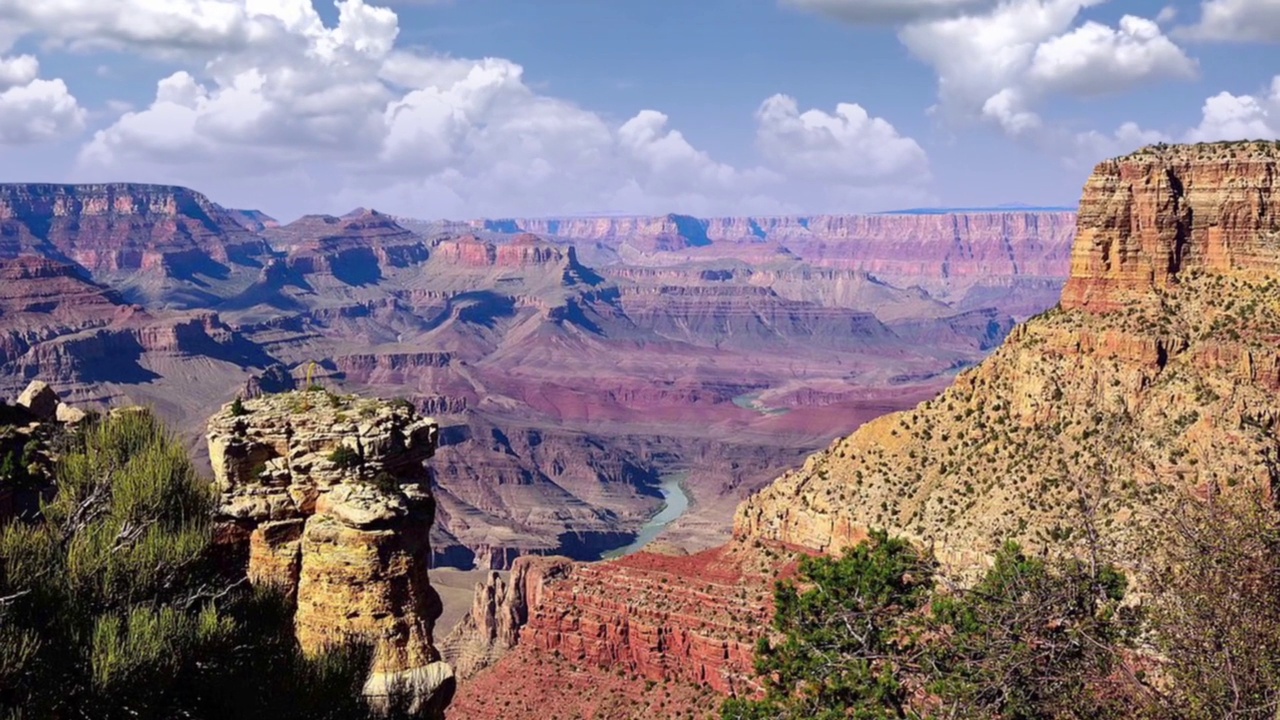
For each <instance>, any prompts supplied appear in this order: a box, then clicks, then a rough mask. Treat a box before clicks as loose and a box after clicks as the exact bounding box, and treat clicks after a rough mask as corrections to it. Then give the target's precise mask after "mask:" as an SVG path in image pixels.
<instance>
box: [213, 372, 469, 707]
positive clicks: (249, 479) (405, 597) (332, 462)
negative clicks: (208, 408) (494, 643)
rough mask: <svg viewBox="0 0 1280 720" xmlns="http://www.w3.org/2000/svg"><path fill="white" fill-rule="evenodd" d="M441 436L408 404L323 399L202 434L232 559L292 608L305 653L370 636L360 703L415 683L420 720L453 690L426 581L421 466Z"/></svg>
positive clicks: (427, 524) (257, 402) (244, 413)
mask: <svg viewBox="0 0 1280 720" xmlns="http://www.w3.org/2000/svg"><path fill="white" fill-rule="evenodd" d="M437 435H438V426H437V425H436V423H435V421H433V420H430V419H428V418H422V417H419V416H418V414H417V412H416V410H415V409H414V408H413V406H412V405H411V404H409V403H406V402H403V401H386V400H376V399H368V398H359V397H356V396H345V395H335V394H333V393H330V392H327V391H323V390H313V391H308V392H290V393H284V394H280V395H264V396H262V397H257V398H253V399H250V400H237V401H236V402H233V403H230V404H228V405H226V406H225V407H223V409H222V411H221V412H219V413H218V414H217V415H215V416H214V417H213V418H211V419H210V420H209V425H208V440H209V455H210V459H211V460H212V464H213V469H214V477H215V482H216V484H217V488H218V490H219V491H220V493H221V502H220V503H219V510H218V515H219V519H220V521H221V527H222V531H221V532H220V537H222V538H224V544H226V545H229V546H231V548H232V549H231V553H230V555H231V556H233V557H239V558H243V560H244V563H245V568H244V572H245V573H246V575H247V577H248V578H249V579H250V581H252V582H253V583H255V584H258V585H270V586H274V587H278V588H281V589H283V590H284V591H285V593H286V595H287V596H288V597H291V598H293V599H294V603H295V605H296V609H295V613H294V628H295V632H296V635H297V638H298V643H299V644H300V645H301V646H302V649H303V650H304V651H305V652H318V651H322V650H323V649H325V648H326V647H329V646H330V645H332V644H333V643H335V642H341V641H343V640H344V639H346V638H347V637H350V636H352V635H356V636H362V637H366V638H369V639H370V640H372V641H373V643H374V663H373V667H372V669H371V674H370V676H369V682H368V684H367V685H366V688H365V690H366V694H368V695H370V696H371V698H372V699H373V700H374V701H375V702H379V701H380V700H379V698H382V699H383V700H385V696H386V695H387V690H386V688H387V687H388V684H389V683H390V684H392V685H397V686H403V687H406V688H409V689H410V690H411V691H412V694H413V696H414V704H415V707H417V708H418V709H419V710H421V711H422V716H423V717H441V714H442V712H443V709H444V707H445V706H446V705H447V704H448V703H449V700H450V698H452V695H453V685H454V680H453V670H452V668H451V667H450V666H449V665H448V664H446V663H443V662H441V661H440V653H439V652H438V651H437V650H436V646H435V641H434V639H433V637H432V634H433V631H434V626H435V621H436V618H438V617H439V616H440V611H441V607H440V598H439V596H438V595H437V594H436V592H435V590H434V589H432V587H431V584H430V582H429V580H428V577H427V568H428V566H429V564H430V559H431V545H430V532H431V524H432V522H433V520H434V517H435V500H434V498H433V497H432V495H431V489H430V483H429V478H428V475H427V471H426V468H425V467H423V461H425V460H426V459H427V458H430V457H431V456H432V455H433V454H434V453H435V448H436V440H437Z"/></svg>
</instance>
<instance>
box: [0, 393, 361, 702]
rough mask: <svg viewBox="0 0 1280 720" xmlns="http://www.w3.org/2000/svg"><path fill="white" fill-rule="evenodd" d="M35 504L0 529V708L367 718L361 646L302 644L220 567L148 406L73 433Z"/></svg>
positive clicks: (195, 489)
mask: <svg viewBox="0 0 1280 720" xmlns="http://www.w3.org/2000/svg"><path fill="white" fill-rule="evenodd" d="M55 473H56V484H57V488H58V492H57V495H56V497H54V499H53V500H51V501H49V502H47V503H45V504H44V505H43V506H42V508H41V510H42V518H41V519H40V520H39V521H37V522H33V523H19V522H15V523H12V524H10V525H8V526H7V527H4V528H3V529H2V530H0V717H9V718H14V719H16V718H71V717H95V718H116V717H121V718H123V717H129V718H180V717H181V718H209V719H210V720H212V719H214V718H230V717H235V718H263V719H264V720H265V719H267V718H270V719H271V720H282V719H285V718H299V719H301V718H332V719H334V720H338V719H345V718H367V717H371V716H373V713H372V711H371V709H370V708H369V707H368V706H367V704H366V703H365V701H364V699H363V697H362V695H361V688H362V686H363V682H364V678H365V675H366V672H367V669H368V667H369V660H370V651H369V648H368V647H367V645H365V644H363V643H360V642H352V643H351V644H349V645H346V646H343V647H337V648H334V649H333V650H332V651H330V652H328V653H326V654H323V655H321V656H319V657H307V656H304V655H303V654H302V653H301V652H299V650H298V647H297V644H296V641H295V640H294V637H293V628H292V622H291V621H292V614H291V612H290V611H289V609H288V607H287V605H286V604H285V601H284V599H283V598H281V597H279V596H278V595H277V594H276V593H273V592H270V591H255V590H252V589H249V587H248V586H247V585H246V584H244V583H241V582H238V581H235V580H231V579H228V578H227V577H225V576H224V575H223V574H222V573H221V572H220V569H219V565H218V562H217V560H218V558H217V556H216V554H215V552H214V544H213V528H212V522H211V511H212V508H213V502H214V498H213V496H212V494H211V486H210V484H209V483H208V482H207V481H206V480H204V479H202V478H200V477H199V476H198V475H197V473H196V471H195V470H194V468H193V467H192V465H191V462H190V460H189V459H188V458H187V455H186V452H185V450H184V449H183V447H182V446H181V444H180V443H178V442H176V441H175V440H174V439H173V438H171V437H170V436H169V434H168V433H167V432H166V431H165V430H164V428H163V427H161V425H160V424H159V423H158V422H157V421H156V420H155V419H154V418H153V417H152V416H151V415H150V414H149V413H146V412H124V413H118V414H116V415H114V416H113V417H110V418H108V419H106V420H103V421H101V422H99V423H91V424H89V425H88V426H87V427H84V428H82V429H81V430H80V431H78V432H77V434H76V435H75V436H74V437H72V438H70V439H69V441H68V443H67V447H66V449H65V451H64V452H63V453H62V455H61V457H60V458H59V460H58V462H57V465H56V468H55Z"/></svg>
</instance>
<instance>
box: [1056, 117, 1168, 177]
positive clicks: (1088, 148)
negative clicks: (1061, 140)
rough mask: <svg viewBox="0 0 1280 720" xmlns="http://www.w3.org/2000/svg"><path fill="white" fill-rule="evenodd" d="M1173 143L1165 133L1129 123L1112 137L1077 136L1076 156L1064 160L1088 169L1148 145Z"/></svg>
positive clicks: (1094, 132) (1118, 129)
mask: <svg viewBox="0 0 1280 720" xmlns="http://www.w3.org/2000/svg"><path fill="white" fill-rule="evenodd" d="M1172 141H1173V138H1171V137H1169V136H1168V135H1166V134H1164V133H1163V132H1160V131H1158V130H1149V129H1145V128H1142V127H1141V126H1139V125H1138V124H1137V123H1134V122H1127V123H1124V124H1123V125H1121V126H1120V127H1119V128H1117V129H1116V131H1115V132H1113V133H1111V134H1110V135H1106V134H1103V133H1100V132H1097V131H1089V132H1085V133H1079V134H1077V135H1076V136H1075V143H1074V147H1073V150H1074V152H1075V154H1074V155H1072V156H1070V157H1067V158H1064V160H1066V161H1067V164H1068V165H1069V166H1072V167H1079V166H1085V167H1088V166H1092V165H1093V164H1095V163H1098V162H1100V161H1102V160H1105V159H1107V158H1112V157H1117V156H1120V155H1128V154H1129V153H1131V152H1133V151H1135V150H1137V149H1139V148H1141V147H1144V146H1147V145H1153V144H1155V143H1162V142H1172Z"/></svg>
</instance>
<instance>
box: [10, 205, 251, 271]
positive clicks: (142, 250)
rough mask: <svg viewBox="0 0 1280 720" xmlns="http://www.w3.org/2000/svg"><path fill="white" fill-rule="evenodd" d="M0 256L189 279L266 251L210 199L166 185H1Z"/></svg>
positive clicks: (249, 233)
mask: <svg viewBox="0 0 1280 720" xmlns="http://www.w3.org/2000/svg"><path fill="white" fill-rule="evenodd" d="M0 231H3V232H0V236H2V237H3V238H4V242H0V257H6V258H12V257H17V256H19V255H23V254H44V253H45V252H48V251H49V250H50V249H53V250H54V251H55V252H56V253H57V254H58V255H60V256H61V257H62V258H67V259H70V260H72V261H74V262H76V263H78V264H80V265H81V266H83V267H85V268H88V269H90V270H92V271H94V272H105V273H114V272H118V271H130V270H152V271H156V272H160V273H164V274H171V273H172V274H179V275H181V274H185V273H187V272H191V271H195V270H203V269H207V268H208V266H209V265H211V264H221V265H225V264H227V263H231V262H235V261H236V260H237V259H239V258H242V257H245V256H250V255H260V254H262V253H264V252H265V251H266V249H267V248H266V244H265V243H264V242H263V241H262V239H261V238H259V237H257V236H256V235H254V234H253V233H251V232H249V231H248V230H247V229H245V228H244V226H242V225H241V224H240V223H239V222H237V221H236V219H235V218H234V217H233V216H232V215H231V214H230V213H228V212H227V211H226V210H224V209H223V208H221V207H220V206H218V205H216V204H214V203H212V202H210V201H209V199H208V198H206V197H205V196H204V195H201V194H200V193H197V192H193V191H191V190H188V189H186V188H181V187H173V186H167V185H139V184H129V183H114V184H103V185H44V184H9V185H0Z"/></svg>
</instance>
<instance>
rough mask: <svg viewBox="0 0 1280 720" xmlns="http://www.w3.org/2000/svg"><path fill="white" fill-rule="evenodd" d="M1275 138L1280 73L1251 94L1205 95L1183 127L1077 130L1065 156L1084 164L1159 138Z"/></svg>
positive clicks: (1278, 135)
mask: <svg viewBox="0 0 1280 720" xmlns="http://www.w3.org/2000/svg"><path fill="white" fill-rule="evenodd" d="M1277 139H1280V76H1276V77H1275V78H1273V79H1272V81H1271V84H1270V86H1268V87H1267V88H1265V89H1264V90H1263V91H1262V92H1259V93H1256V94H1253V95H1233V94H1231V93H1229V92H1221V93H1218V94H1217V95H1214V96H1213V97H1210V98H1208V99H1206V100H1205V102H1204V105H1203V107H1202V108H1201V116H1200V121H1199V124H1197V125H1196V126H1195V127H1192V128H1189V129H1185V130H1182V131H1177V132H1173V133H1166V132H1163V131H1159V130H1152V129H1148V128H1142V127H1140V126H1139V125H1138V124H1137V123H1133V122H1129V123H1125V124H1123V125H1121V126H1120V128H1119V129H1117V130H1116V131H1115V132H1114V133H1111V134H1104V133H1099V132H1086V133H1079V134H1077V135H1076V136H1075V138H1074V142H1073V143H1071V144H1070V147H1071V148H1072V149H1073V151H1074V154H1072V155H1070V156H1069V157H1066V158H1064V160H1065V161H1066V162H1067V164H1068V165H1072V166H1079V165H1086V166H1087V165H1091V164H1093V163H1096V162H1098V161H1099V160H1103V159H1105V158H1109V157H1115V156H1117V155H1124V154H1127V153H1130V152H1133V151H1134V150H1137V149H1138V148H1140V147H1143V146H1144V145H1151V144H1153V143H1161V142H1164V143H1168V142H1188V143H1195V142H1216V141H1220V140H1277Z"/></svg>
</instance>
